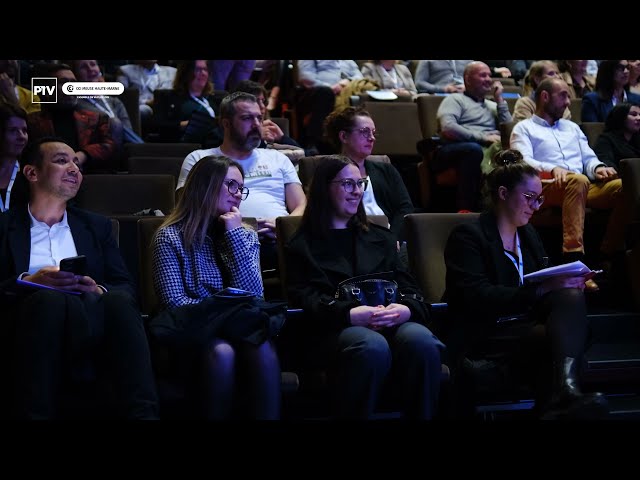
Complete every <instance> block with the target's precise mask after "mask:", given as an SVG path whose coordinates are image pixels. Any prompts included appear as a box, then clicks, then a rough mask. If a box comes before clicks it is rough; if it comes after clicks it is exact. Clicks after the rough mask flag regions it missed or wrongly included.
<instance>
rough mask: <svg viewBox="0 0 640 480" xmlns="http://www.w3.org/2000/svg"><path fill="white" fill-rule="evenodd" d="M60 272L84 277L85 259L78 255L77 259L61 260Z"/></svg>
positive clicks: (85, 269)
mask: <svg viewBox="0 0 640 480" xmlns="http://www.w3.org/2000/svg"><path fill="white" fill-rule="evenodd" d="M60 270H62V271H65V272H72V273H73V274H75V275H81V276H85V275H86V274H87V257H86V256H84V255H78V256H77V257H67V258H63V259H62V260H60Z"/></svg>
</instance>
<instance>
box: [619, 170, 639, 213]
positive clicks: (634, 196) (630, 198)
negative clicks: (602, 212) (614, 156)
mask: <svg viewBox="0 0 640 480" xmlns="http://www.w3.org/2000/svg"><path fill="white" fill-rule="evenodd" d="M620 177H621V178H622V191H623V193H624V196H625V202H626V203H627V205H630V206H631V221H640V158H623V159H622V160H620Z"/></svg>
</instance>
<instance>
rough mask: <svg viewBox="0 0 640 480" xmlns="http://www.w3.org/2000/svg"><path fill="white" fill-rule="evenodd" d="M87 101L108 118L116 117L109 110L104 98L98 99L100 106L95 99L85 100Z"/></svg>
mask: <svg viewBox="0 0 640 480" xmlns="http://www.w3.org/2000/svg"><path fill="white" fill-rule="evenodd" d="M87 100H89V102H90V103H92V104H93V105H95V106H96V108H97V109H98V110H100V111H101V112H104V113H106V114H107V115H109V118H113V117H115V116H116V114H115V113H113V110H111V107H110V106H109V104H108V103H107V101H106V100H105V99H104V97H102V98H100V99H99V100H101V102H100V103H101V104H100V103H98V102H97V101H96V99H95V98H87Z"/></svg>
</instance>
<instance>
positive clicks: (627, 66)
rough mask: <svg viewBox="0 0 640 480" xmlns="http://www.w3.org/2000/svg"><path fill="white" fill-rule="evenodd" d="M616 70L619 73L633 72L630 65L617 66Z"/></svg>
mask: <svg viewBox="0 0 640 480" xmlns="http://www.w3.org/2000/svg"><path fill="white" fill-rule="evenodd" d="M616 70H618V71H619V72H624V71H625V70H631V66H630V65H623V64H621V63H619V64H618V65H616Z"/></svg>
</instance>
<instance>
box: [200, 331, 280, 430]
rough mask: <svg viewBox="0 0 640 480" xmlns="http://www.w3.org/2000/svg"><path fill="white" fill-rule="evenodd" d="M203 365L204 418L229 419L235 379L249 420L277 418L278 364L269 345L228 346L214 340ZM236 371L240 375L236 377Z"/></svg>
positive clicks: (275, 355) (271, 346)
mask: <svg viewBox="0 0 640 480" xmlns="http://www.w3.org/2000/svg"><path fill="white" fill-rule="evenodd" d="M236 357H237V358H236ZM203 363H204V368H203V378H202V385H203V393H204V395H203V402H204V414H205V418H207V419H208V420H224V419H228V418H229V417H230V416H231V413H232V410H233V406H234V391H235V390H236V379H238V383H239V385H238V386H239V387H240V388H241V389H243V390H244V393H245V395H244V397H245V398H246V405H247V413H248V416H249V418H252V419H256V420H277V419H279V418H280V364H279V361H278V356H277V354H276V351H275V349H274V347H273V345H272V344H271V342H268V341H267V342H264V343H262V344H260V345H253V344H251V343H244V342H243V343H238V344H234V345H231V344H230V343H228V342H227V341H225V340H222V339H219V338H217V339H214V340H212V341H211V342H210V344H209V347H208V348H207V351H206V352H205V354H204V358H203ZM236 369H238V370H240V371H241V372H242V375H241V376H237V375H236Z"/></svg>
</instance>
